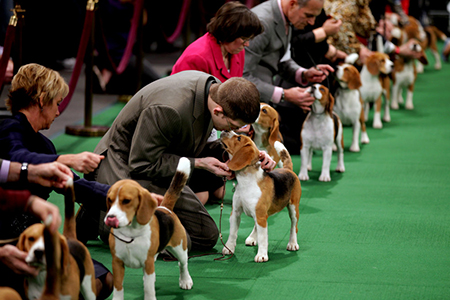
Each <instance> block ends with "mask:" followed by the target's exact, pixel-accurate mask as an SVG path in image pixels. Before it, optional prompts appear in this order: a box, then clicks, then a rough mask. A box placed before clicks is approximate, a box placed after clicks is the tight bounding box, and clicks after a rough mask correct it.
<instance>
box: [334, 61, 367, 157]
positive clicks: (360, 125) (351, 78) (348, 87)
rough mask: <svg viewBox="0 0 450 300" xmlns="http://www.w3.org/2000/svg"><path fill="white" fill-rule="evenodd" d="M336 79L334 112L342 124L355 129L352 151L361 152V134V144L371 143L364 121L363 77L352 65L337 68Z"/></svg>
mask: <svg viewBox="0 0 450 300" xmlns="http://www.w3.org/2000/svg"><path fill="white" fill-rule="evenodd" d="M336 77H337V80H338V82H339V88H338V89H337V90H336V93H335V94H334V96H335V104H334V106H333V110H334V112H336V114H337V115H338V116H339V118H340V119H341V122H342V124H344V125H351V126H352V127H353V139H352V145H351V146H350V151H352V152H359V151H360V148H359V133H360V132H361V144H368V143H369V136H368V135H367V131H366V123H365V119H364V108H363V101H362V99H361V94H360V92H359V88H360V87H361V77H360V75H359V71H358V70H357V69H356V68H355V67H354V66H352V65H351V64H347V63H345V64H342V65H339V66H337V71H336Z"/></svg>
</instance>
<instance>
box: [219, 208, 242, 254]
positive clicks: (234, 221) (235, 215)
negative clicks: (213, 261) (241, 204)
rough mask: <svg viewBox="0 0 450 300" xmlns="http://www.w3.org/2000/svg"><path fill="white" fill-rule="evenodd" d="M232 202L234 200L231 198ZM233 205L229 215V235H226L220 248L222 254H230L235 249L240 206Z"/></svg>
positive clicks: (240, 211) (239, 220) (239, 221)
mask: <svg viewBox="0 0 450 300" xmlns="http://www.w3.org/2000/svg"><path fill="white" fill-rule="evenodd" d="M233 202H235V201H234V200H233ZM235 205H236V204H234V203H233V210H232V212H231V215H230V235H229V236H228V240H227V242H226V244H225V247H223V249H222V254H223V255H229V254H232V253H234V250H235V249H236V240H237V233H238V230H239V224H240V223H241V213H242V208H237V207H236V206H235Z"/></svg>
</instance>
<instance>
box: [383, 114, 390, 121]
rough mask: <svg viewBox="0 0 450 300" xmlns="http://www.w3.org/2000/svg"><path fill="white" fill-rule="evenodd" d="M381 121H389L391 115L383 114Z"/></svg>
mask: <svg viewBox="0 0 450 300" xmlns="http://www.w3.org/2000/svg"><path fill="white" fill-rule="evenodd" d="M383 121H384V122H386V123H389V122H390V121H391V116H389V115H385V116H384V117H383Z"/></svg>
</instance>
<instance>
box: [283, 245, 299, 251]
mask: <svg viewBox="0 0 450 300" xmlns="http://www.w3.org/2000/svg"><path fill="white" fill-rule="evenodd" d="M298 249H300V247H299V246H298V244H297V243H288V244H287V247H286V250H288V251H298Z"/></svg>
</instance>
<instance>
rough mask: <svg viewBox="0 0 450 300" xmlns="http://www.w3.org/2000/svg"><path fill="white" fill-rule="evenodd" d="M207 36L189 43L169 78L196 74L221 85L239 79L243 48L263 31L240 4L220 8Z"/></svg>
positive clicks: (234, 3) (208, 28)
mask: <svg viewBox="0 0 450 300" xmlns="http://www.w3.org/2000/svg"><path fill="white" fill-rule="evenodd" d="M206 29H207V30H208V32H207V33H206V34H205V35H203V36H202V37H200V38H198V39H197V40H196V41H194V42H193V43H191V44H190V45H189V46H188V47H187V48H186V49H185V50H184V52H183V53H182V54H181V56H180V57H179V58H178V60H177V62H176V63H175V65H174V66H173V69H172V74H175V73H178V72H181V71H186V70H198V71H202V72H205V73H208V74H211V75H213V76H215V77H217V78H218V79H220V81H222V82H224V81H226V80H227V79H229V78H231V77H242V73H243V72H244V56H245V50H244V47H245V46H248V45H249V40H250V39H252V38H253V37H255V36H256V35H258V34H260V33H261V32H262V31H263V26H262V24H261V22H260V21H259V18H258V16H257V15H256V14H254V13H253V12H252V11H250V9H249V8H248V7H247V6H245V5H244V4H242V3H240V2H234V1H233V2H227V3H225V4H224V5H222V6H221V7H220V8H219V10H218V11H217V13H216V15H215V16H214V17H213V18H212V19H211V22H209V23H208V25H207V26H206Z"/></svg>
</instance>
